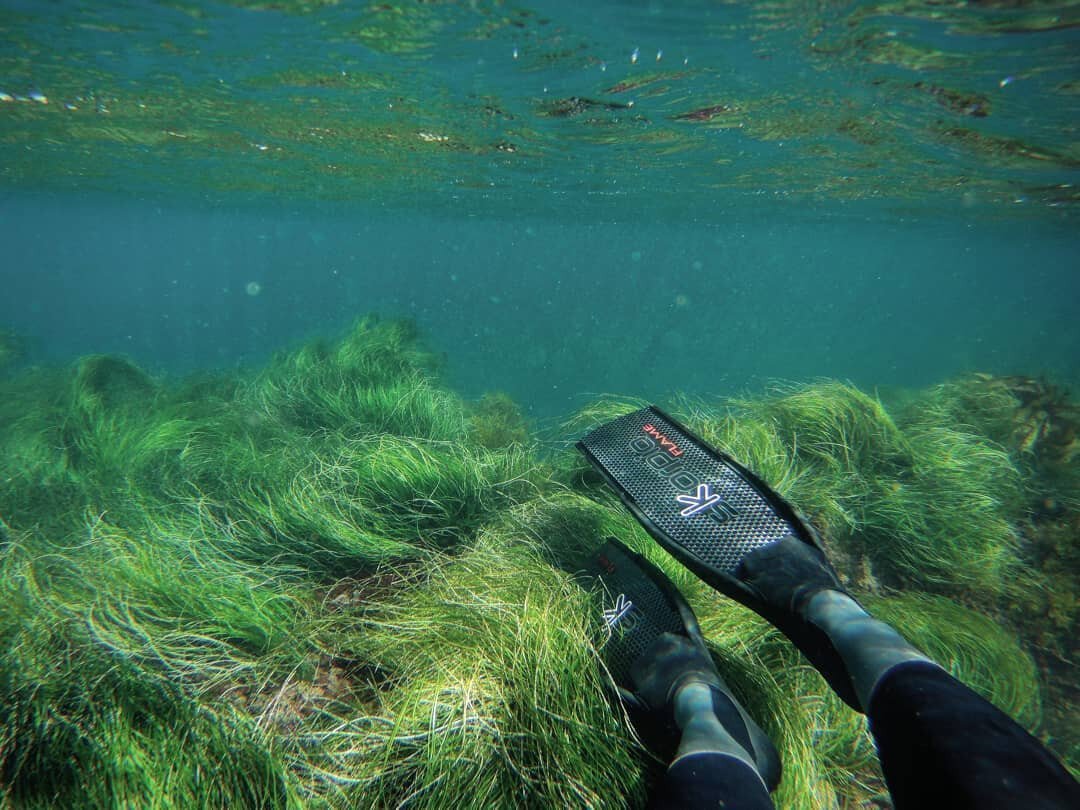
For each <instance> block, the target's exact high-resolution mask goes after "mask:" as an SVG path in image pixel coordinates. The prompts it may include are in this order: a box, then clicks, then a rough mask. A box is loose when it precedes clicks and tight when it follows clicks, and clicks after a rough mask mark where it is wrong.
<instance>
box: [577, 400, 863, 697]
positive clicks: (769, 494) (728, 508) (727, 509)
mask: <svg viewBox="0 0 1080 810" xmlns="http://www.w3.org/2000/svg"><path fill="white" fill-rule="evenodd" d="M577 447H578V449H579V450H581V452H582V453H584V454H585V457H586V458H588V459H589V461H591V462H592V463H593V464H594V465H595V466H596V468H597V469H598V470H599V471H600V472H601V473H602V474H603V476H604V477H605V478H606V479H607V482H608V483H609V484H610V485H611V486H612V487H614V489H615V490H616V491H617V492H618V493H619V496H620V497H621V498H622V501H623V503H624V504H626V506H627V508H628V509H629V510H630V511H631V512H632V513H633V514H634V516H635V517H636V518H637V519H638V520H639V521H640V522H641V524H642V525H643V526H644V527H645V529H646V530H647V531H648V532H649V534H650V535H652V537H653V539H655V540H656V541H657V542H658V543H659V544H660V545H661V546H663V547H664V548H665V549H666V550H667V551H668V552H670V553H671V554H672V555H673V556H674V557H675V558H676V559H678V560H679V561H680V562H682V563H683V565H685V566H686V567H687V568H689V569H690V570H691V571H693V572H694V573H695V574H697V575H698V576H699V577H701V578H702V579H703V580H704V581H705V582H707V583H709V584H710V585H712V586H713V587H714V588H716V589H717V590H718V591H720V592H721V593H723V594H726V595H727V596H730V597H731V598H732V599H735V600H737V601H738V602H741V603H742V604H744V605H746V606H747V607H748V608H750V609H751V610H754V611H755V612H757V613H759V614H760V615H762V616H764V617H765V618H766V619H768V620H769V621H770V622H772V624H773V625H775V626H776V627H777V628H778V629H779V630H780V631H781V632H783V633H784V634H785V635H786V636H787V637H788V638H789V639H791V641H792V642H793V643H794V644H795V645H796V646H797V647H798V648H799V649H800V650H802V652H803V654H805V655H806V657H807V658H809V659H810V661H811V662H812V663H813V664H814V665H815V667H817V669H818V671H819V672H821V674H822V675H823V676H824V677H825V678H826V680H828V681H829V683H830V685H832V687H833V689H834V690H835V691H836V692H837V694H838V695H839V696H840V697H841V698H842V699H843V700H844V701H845V702H847V703H848V704H849V705H851V706H853V707H855V708H858V707H859V703H858V699H857V697H856V695H855V691H854V688H853V687H852V684H851V680H850V678H849V677H848V675H847V671H846V668H845V667H844V664H843V662H842V661H841V659H840V656H839V654H838V653H837V652H836V650H835V649H834V648H833V646H832V644H831V642H830V641H829V639H828V637H827V636H826V635H825V634H824V632H822V631H821V630H820V629H819V628H818V627H816V626H815V625H812V624H810V623H809V622H807V621H806V620H805V619H803V618H802V617H801V616H800V615H799V614H797V613H795V612H793V611H785V610H779V609H777V608H775V607H773V606H771V605H769V604H766V603H765V602H764V601H762V599H761V598H759V596H758V595H757V594H756V593H755V592H754V591H753V590H752V589H751V588H749V587H747V585H746V583H745V582H743V581H742V580H741V579H740V577H739V576H738V574H739V570H740V564H741V563H742V561H743V559H744V558H745V557H746V556H747V555H748V554H750V553H752V552H753V551H755V550H757V549H762V548H765V547H767V546H771V545H773V544H775V543H779V542H780V541H782V540H784V539H786V538H795V539H797V540H799V541H801V542H804V543H807V544H808V545H810V546H812V547H813V548H816V549H818V550H819V551H821V545H820V543H819V541H818V539H817V537H816V535H815V533H814V532H813V531H812V530H811V529H810V528H809V527H808V526H807V525H806V523H804V522H803V520H802V519H801V518H800V517H799V515H798V514H797V513H796V511H795V510H794V509H793V508H792V507H791V506H790V505H789V504H788V503H787V502H786V501H784V500H783V499H782V498H781V497H780V496H779V495H777V494H776V493H775V492H773V491H772V490H771V489H770V488H769V486H768V485H767V484H766V483H765V482H764V481H762V480H761V479H760V478H758V477H757V476H756V475H754V474H753V473H752V472H750V471H749V470H747V469H746V468H745V467H743V466H742V465H741V464H739V463H738V462H737V461H735V460H734V459H732V458H730V457H729V456H727V455H725V454H723V453H720V452H719V451H717V450H715V449H713V448H711V447H709V446H708V445H707V444H705V443H704V442H703V441H702V440H701V439H699V438H698V437H697V436H695V435H694V434H693V433H691V432H690V431H689V430H687V429H686V428H685V427H683V426H682V425H681V424H679V423H678V422H677V421H675V420H674V419H673V418H672V417H670V416H668V415H667V414H665V413H664V412H663V411H661V410H660V409H659V408H656V407H653V406H650V407H648V408H643V409H641V410H639V411H635V412H633V413H629V414H627V415H625V416H622V417H619V418H618V419H615V420H613V421H611V422H608V423H607V424H604V425H601V426H600V427H598V428H597V429H596V430H594V431H593V432H592V433H590V434H589V435H588V436H586V437H585V438H584V439H582V440H581V441H580V442H578V445H577Z"/></svg>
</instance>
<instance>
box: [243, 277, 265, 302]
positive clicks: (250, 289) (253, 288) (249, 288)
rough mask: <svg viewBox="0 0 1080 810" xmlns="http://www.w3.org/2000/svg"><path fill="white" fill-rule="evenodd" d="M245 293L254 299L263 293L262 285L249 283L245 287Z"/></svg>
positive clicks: (254, 282) (255, 282)
mask: <svg viewBox="0 0 1080 810" xmlns="http://www.w3.org/2000/svg"><path fill="white" fill-rule="evenodd" d="M244 292H246V293H247V294H248V295H250V296H251V297H252V298H254V297H255V296H256V295H258V294H259V293H261V292H262V284H260V283H259V282H257V281H249V282H248V283H247V284H245V285H244Z"/></svg>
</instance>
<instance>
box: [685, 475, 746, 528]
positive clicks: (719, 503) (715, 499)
mask: <svg viewBox="0 0 1080 810" xmlns="http://www.w3.org/2000/svg"><path fill="white" fill-rule="evenodd" d="M675 500H676V501H677V502H678V503H679V504H680V505H681V506H683V507H684V508H683V509H681V510H680V511H679V514H680V515H682V516H683V517H686V518H688V517H693V516H694V515H700V514H701V513H702V512H710V514H709V517H711V518H712V519H713V520H715V521H716V522H717V523H723V522H724V521H726V520H730V519H731V518H733V517H735V516H736V515H737V514H738V512H737V511H736V510H735V507H733V506H732V505H731V504H729V503H726V502H725V501H724V499H723V498H721V497H720V496H719V495H717V494H716V493H715V492H713V491H712V487H710V486H709V485H708V484H698V485H697V491H696V492H695V493H694V494H693V495H689V494H683V495H676V496H675Z"/></svg>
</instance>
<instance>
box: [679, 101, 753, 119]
mask: <svg viewBox="0 0 1080 810" xmlns="http://www.w3.org/2000/svg"><path fill="white" fill-rule="evenodd" d="M736 112H739V108H738V107H736V106H734V105H732V104H713V105H712V106H710V107H701V108H699V109H697V110H691V111H690V112H684V113H679V114H678V115H676V116H674V119H675V120H676V121H711V120H712V119H714V118H716V117H717V116H719V115H730V114H731V113H736Z"/></svg>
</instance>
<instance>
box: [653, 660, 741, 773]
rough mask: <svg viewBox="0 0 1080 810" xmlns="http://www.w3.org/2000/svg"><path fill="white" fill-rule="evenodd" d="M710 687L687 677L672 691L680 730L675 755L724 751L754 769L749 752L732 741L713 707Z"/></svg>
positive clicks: (676, 721) (678, 756) (730, 735)
mask: <svg viewBox="0 0 1080 810" xmlns="http://www.w3.org/2000/svg"><path fill="white" fill-rule="evenodd" d="M712 690H713V687H711V686H709V685H708V684H706V683H702V682H700V681H690V682H688V683H686V684H684V685H683V686H681V687H679V689H678V690H677V691H676V692H675V695H674V697H673V703H674V709H675V723H676V725H678V727H679V728H680V729H681V730H682V737H681V739H680V740H679V749H678V752H677V753H676V755H675V759H676V760H679V759H680V758H682V757H684V756H688V755H690V754H701V753H720V754H727V755H729V756H733V757H736V758H738V759H741V760H743V761H744V762H746V763H747V764H748V765H749V766H750V767H751V768H753V769H754V770H755V771H757V764H756V763H755V762H754V757H753V755H752V753H751V752H750V751H747V750H746V749H745V748H744V747H743V746H742V745H740V744H739V743H738V742H737V741H736V739H735V737H733V736H732V734H731V732H729V731H728V730H727V729H726V728H724V725H723V724H722V723H721V722H720V720H719V718H718V717H717V716H716V713H715V712H714V711H713V694H712Z"/></svg>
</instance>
